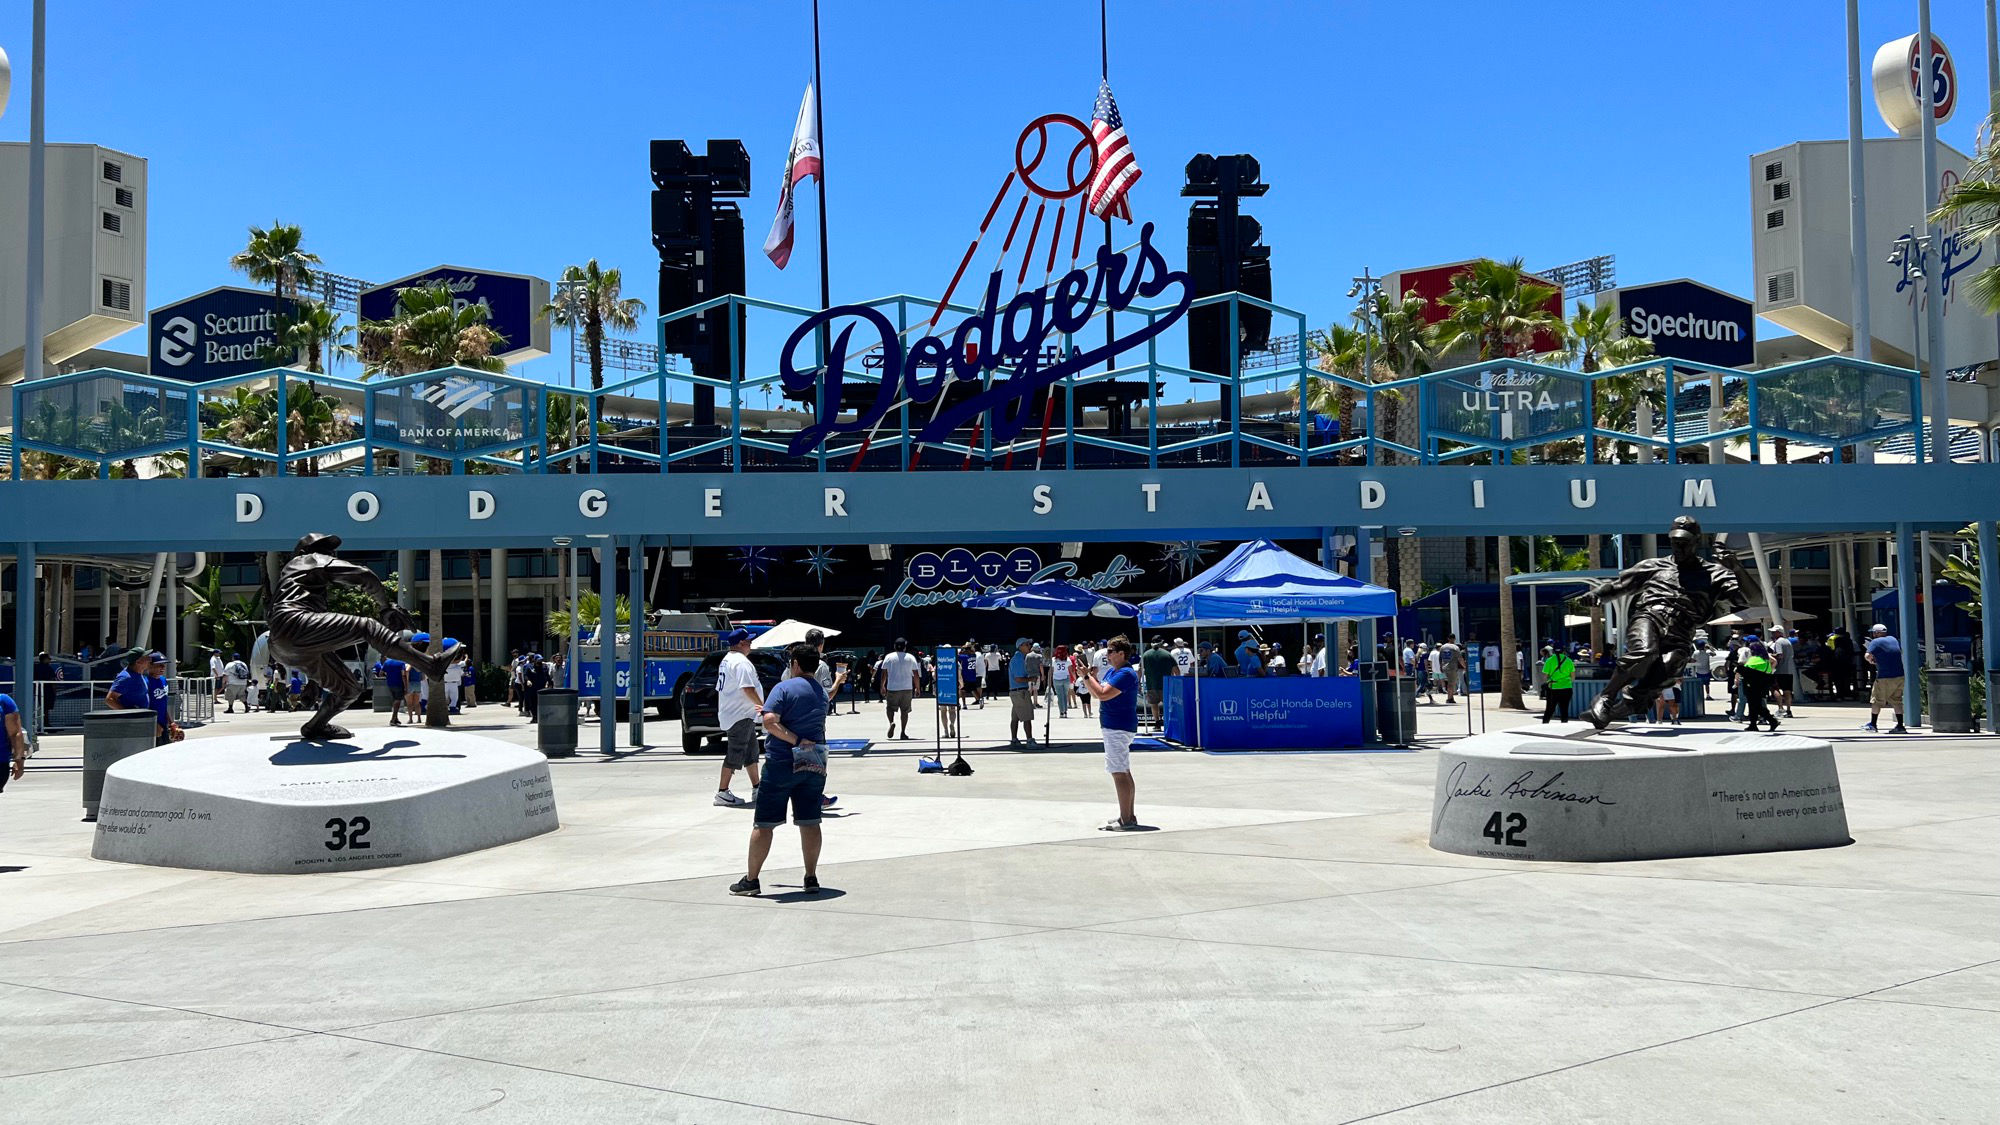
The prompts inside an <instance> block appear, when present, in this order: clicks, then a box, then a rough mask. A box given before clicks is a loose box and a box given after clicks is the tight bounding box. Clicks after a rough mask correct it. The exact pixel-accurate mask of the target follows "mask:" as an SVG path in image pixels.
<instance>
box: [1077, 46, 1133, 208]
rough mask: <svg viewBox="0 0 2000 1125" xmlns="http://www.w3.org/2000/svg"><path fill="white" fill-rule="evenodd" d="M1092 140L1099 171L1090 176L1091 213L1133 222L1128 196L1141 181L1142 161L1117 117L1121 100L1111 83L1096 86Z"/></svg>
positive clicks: (1099, 83)
mask: <svg viewBox="0 0 2000 1125" xmlns="http://www.w3.org/2000/svg"><path fill="white" fill-rule="evenodd" d="M1090 137H1091V140H1092V141H1094V142H1095V143H1096V145H1097V171H1096V172H1095V173H1094V174H1092V176H1091V177H1090V186H1089V205H1090V213H1091V214H1093V215H1096V216H1097V217H1098V218H1100V219H1108V218H1111V217H1112V216H1114V215H1115V216H1117V217H1118V218H1121V219H1124V220H1125V221H1126V222H1128V223H1129V222H1131V221H1132V208H1131V206H1130V205H1129V204H1127V203H1126V201H1125V193H1126V192H1128V191H1131V190H1132V185H1133V184H1136V183H1138V182H1139V174H1140V173H1139V158H1138V157H1136V156H1133V155H1132V142H1131V141H1130V140H1129V139H1128V138H1127V137H1126V136H1125V119H1124V118H1123V117H1120V116H1119V115H1118V100H1117V99H1116V98H1113V97H1112V96H1111V83H1109V82H1105V81H1101V80H1100V81H1099V82H1098V84H1097V105H1096V106H1094V107H1093V108H1092V109H1091V111H1090Z"/></svg>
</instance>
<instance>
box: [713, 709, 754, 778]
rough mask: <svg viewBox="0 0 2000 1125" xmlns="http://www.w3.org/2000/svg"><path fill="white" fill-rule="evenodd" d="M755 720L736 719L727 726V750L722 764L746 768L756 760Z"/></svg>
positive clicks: (734, 768)
mask: <svg viewBox="0 0 2000 1125" xmlns="http://www.w3.org/2000/svg"><path fill="white" fill-rule="evenodd" d="M757 741H758V739H757V720H755V719H738V720H736V725H734V726H732V727H730V728H729V750H728V751H727V752H726V753H725V754H724V755H723V758H722V764H723V765H725V766H728V767H729V768H730V769H733V770H740V769H746V768H748V767H749V766H750V764H751V763H753V762H755V761H756V760H757V751H758V747H757Z"/></svg>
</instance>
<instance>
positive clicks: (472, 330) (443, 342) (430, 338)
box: [360, 285, 507, 378]
mask: <svg viewBox="0 0 2000 1125" xmlns="http://www.w3.org/2000/svg"><path fill="white" fill-rule="evenodd" d="M486 320H487V312H486V306H484V305H479V304H474V303H471V302H466V303H464V304H459V303H458V302H456V301H454V300H453V299H452V296H451V290H450V289H449V288H447V287H446V286H444V285H429V286H413V287H411V288H408V289H404V290H401V291H400V292H398V293H397V294H396V307H395V310H394V311H393V312H391V313H390V314H389V319H387V320H365V321H362V322H361V348H360V352H361V364H362V377H363V378H367V377H369V376H371V375H415V374H417V373H419V372H423V371H436V370H438V369H440V368H445V367H467V368H471V369H472V370H474V371H505V370H506V369H507V365H506V363H504V362H502V361H501V359H500V357H499V356H497V355H495V354H494V352H495V351H497V350H498V349H499V347H500V346H501V345H502V344H504V343H506V337H504V336H502V335H500V333H498V332H496V331H494V330H493V329H492V327H490V326H489V325H488V324H487V323H486Z"/></svg>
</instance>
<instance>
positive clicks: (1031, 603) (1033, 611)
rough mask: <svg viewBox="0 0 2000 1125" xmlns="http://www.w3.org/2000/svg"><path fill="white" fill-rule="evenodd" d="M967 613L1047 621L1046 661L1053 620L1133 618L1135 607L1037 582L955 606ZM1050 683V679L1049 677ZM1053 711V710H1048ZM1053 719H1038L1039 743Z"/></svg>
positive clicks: (1069, 585) (1068, 585) (1052, 654)
mask: <svg viewBox="0 0 2000 1125" xmlns="http://www.w3.org/2000/svg"><path fill="white" fill-rule="evenodd" d="M959 604H960V605H962V606H964V607H965V608H967V609H1011V610H1013V611H1014V612H1015V613H1025V614H1028V615H1030V616H1036V617H1047V618H1048V619H1049V654H1048V656H1049V659H1050V660H1054V659H1055V658H1056V618H1058V617H1136V616H1138V614H1139V607H1138V606H1135V605H1133V604H1132V603H1130V602H1121V601H1119V600H1118V599H1117V598H1114V597H1110V596H1108V595H1105V594H1100V593H1098V592H1097V591H1095V590H1086V589H1084V588H1083V587H1082V586H1079V585H1077V584H1076V583H1074V582H1064V581H1061V580H1060V579H1055V578H1045V579H1043V580H1042V581H1040V582H1030V583H1028V584H1027V585H1025V586H1009V587H1007V588H1006V589H1004V590H988V591H986V592H985V593H983V594H974V595H973V596H972V597H969V598H967V599H965V600H964V601H963V602H960V603H959ZM1051 680H1053V677H1051ZM1048 710H1049V711H1053V710H1054V708H1052V707H1051V708H1048ZM1053 721H1054V719H1053V716H1051V715H1049V714H1046V713H1045V714H1044V715H1043V716H1042V741H1043V742H1047V741H1048V740H1049V733H1050V731H1051V730H1053V729H1054V728H1053V727H1052V726H1051V724H1052V723H1053ZM1028 736H1029V737H1030V738H1033V737H1034V727H1032V726H1030V727H1029V728H1028Z"/></svg>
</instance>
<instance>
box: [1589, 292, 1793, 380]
mask: <svg viewBox="0 0 2000 1125" xmlns="http://www.w3.org/2000/svg"><path fill="white" fill-rule="evenodd" d="M1598 300H1600V301H1610V302H1612V307H1613V308H1615V309H1617V310H1618V311H1617V316H1618V319H1619V321H1620V322H1621V323H1623V324H1624V326H1625V334H1626V335H1627V336H1637V337H1639V338H1641V339H1644V340H1651V341H1652V342H1653V354H1654V355H1661V356H1669V357H1672V358H1674V359H1685V360H1692V361H1693V362H1695V363H1707V364H1712V365H1714V366H1716V367H1748V366H1749V365H1750V364H1751V363H1752V362H1754V361H1755V360H1756V358H1757V320H1756V317H1754V316H1752V315H1751V307H1750V302H1749V301H1747V300H1745V299H1743V298H1742V297H1738V296H1737V295H1735V294H1734V293H1724V292H1723V291H1722V290H1720V289H1714V288H1711V287H1709V286H1706V285H1703V284H1702V283H1700V282H1698V281H1689V280H1687V279H1686V278H1682V279H1681V280H1679V281H1662V282H1659V283H1657V284H1654V285H1634V286H1630V287H1628V288H1625V289H1619V290H1615V291H1613V292H1610V293H1606V294H1604V295H1602V296H1601V297H1599V298H1598Z"/></svg>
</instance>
